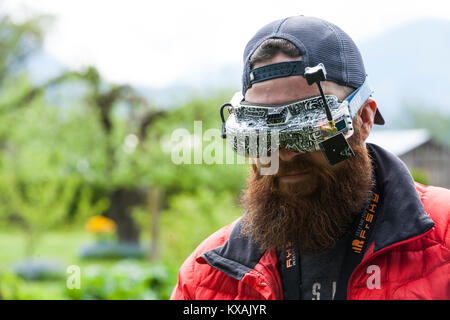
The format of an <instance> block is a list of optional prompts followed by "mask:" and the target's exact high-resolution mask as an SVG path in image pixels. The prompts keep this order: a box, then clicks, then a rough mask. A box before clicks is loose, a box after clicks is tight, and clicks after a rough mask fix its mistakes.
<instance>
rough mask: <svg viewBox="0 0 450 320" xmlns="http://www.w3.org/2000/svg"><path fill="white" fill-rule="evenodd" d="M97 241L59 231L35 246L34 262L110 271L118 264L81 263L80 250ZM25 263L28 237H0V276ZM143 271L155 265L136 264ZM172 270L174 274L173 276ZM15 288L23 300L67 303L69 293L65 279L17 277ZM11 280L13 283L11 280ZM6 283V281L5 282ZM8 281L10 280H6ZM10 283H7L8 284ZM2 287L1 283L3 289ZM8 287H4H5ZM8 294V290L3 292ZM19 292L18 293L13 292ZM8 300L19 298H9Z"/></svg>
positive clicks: (77, 232)
mask: <svg viewBox="0 0 450 320" xmlns="http://www.w3.org/2000/svg"><path fill="white" fill-rule="evenodd" d="M93 241H94V240H93V238H92V236H91V235H90V234H88V233H87V232H86V231H84V230H59V231H52V232H49V233H47V234H45V235H44V236H43V237H42V238H40V240H39V241H38V242H37V243H36V250H35V254H34V255H33V258H44V259H49V260H57V261H59V262H60V263H61V264H63V266H64V270H66V269H67V267H68V266H70V265H77V266H79V267H80V269H81V274H82V275H83V268H85V267H87V266H89V265H93V264H96V265H101V266H102V267H105V268H110V267H112V266H113V265H115V264H116V263H117V262H118V261H117V260H82V259H80V258H79V257H78V252H79V249H80V247H81V246H83V245H85V244H88V243H92V242H93ZM23 259H25V237H24V235H23V233H22V232H20V231H18V230H10V231H6V232H2V233H1V234H0V274H2V273H8V272H11V271H12V268H11V267H12V265H13V264H14V263H17V262H19V261H21V260H23ZM134 261H135V263H136V264H138V265H139V266H141V267H142V268H150V267H151V266H152V263H151V262H149V261H147V260H134ZM168 270H169V273H170V275H169V276H170V277H171V279H172V280H171V281H172V282H173V283H175V282H176V273H175V272H173V271H174V269H173V268H171V267H170V266H169V267H168ZM170 270H172V272H170ZM9 279H10V282H11V283H14V285H13V287H15V288H18V290H20V295H19V296H20V298H21V299H48V300H52V299H66V298H67V296H66V295H65V294H64V292H65V289H66V279H61V280H52V281H25V280H22V279H20V278H18V277H15V278H11V277H10V278H9ZM11 279H12V280H11ZM3 280H4V281H3V282H5V279H3ZM6 280H7V279H6ZM6 282H7V281H6ZM1 285H2V283H0V288H1ZM3 285H5V284H3ZM3 290H4V291H5V289H3ZM14 290H16V289H14ZM9 296H10V297H11V296H12V297H14V296H18V295H17V294H16V295H14V294H11V293H10V294H9ZM3 298H8V293H7V292H6V293H5V292H3Z"/></svg>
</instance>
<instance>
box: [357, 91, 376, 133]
mask: <svg viewBox="0 0 450 320" xmlns="http://www.w3.org/2000/svg"><path fill="white" fill-rule="evenodd" d="M376 111H377V103H376V102H375V100H373V99H372V98H369V99H367V101H366V102H365V103H364V104H363V106H362V107H361V108H360V109H359V110H358V113H357V115H358V116H359V117H360V119H361V121H360V122H359V123H358V122H357V125H360V126H361V127H360V132H361V138H362V139H363V141H366V139H367V137H368V136H369V134H370V131H372V127H373V121H374V119H375V112H376Z"/></svg>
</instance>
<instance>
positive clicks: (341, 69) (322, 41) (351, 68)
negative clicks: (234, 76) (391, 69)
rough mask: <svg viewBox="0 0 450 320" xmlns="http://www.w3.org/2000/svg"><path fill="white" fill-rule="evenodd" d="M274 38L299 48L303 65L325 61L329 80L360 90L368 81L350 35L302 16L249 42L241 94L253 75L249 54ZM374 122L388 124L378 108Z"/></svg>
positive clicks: (271, 27) (269, 27) (272, 25)
mask: <svg viewBox="0 0 450 320" xmlns="http://www.w3.org/2000/svg"><path fill="white" fill-rule="evenodd" d="M271 38H279V39H285V40H288V41H290V42H292V43H293V44H294V45H295V46H296V47H297V48H298V49H299V51H300V54H301V56H302V63H303V66H304V67H315V66H316V65H318V64H319V63H322V64H323V65H324V66H325V68H326V72H327V81H333V82H335V83H337V84H339V85H343V86H347V87H351V88H354V89H357V88H359V87H361V86H362V85H363V83H364V82H365V80H366V77H367V74H366V71H365V68H364V62H363V60H362V57H361V53H360V51H359V49H358V47H357V46H356V44H355V43H354V42H353V40H352V39H351V38H350V36H349V35H347V34H346V33H345V32H344V31H342V29H340V28H339V27H338V26H336V25H334V24H332V23H330V22H328V21H325V20H322V19H319V18H315V17H308V16H303V15H299V16H293V17H288V18H285V19H280V20H276V21H273V22H271V23H269V24H267V25H265V26H264V27H262V28H261V29H260V30H259V31H258V32H257V33H256V34H255V35H254V36H253V38H252V39H251V40H250V41H249V42H248V43H247V46H246V47H245V50H244V72H243V76H242V94H243V95H244V96H245V93H246V92H247V90H248V89H249V88H250V87H251V86H252V80H253V78H254V75H253V74H252V70H251V65H250V57H251V56H252V55H253V53H254V52H255V50H256V49H257V48H258V47H259V46H260V45H261V44H262V43H263V42H264V41H266V40H267V39H271ZM302 72H303V70H302ZM297 74H301V73H297ZM288 75H290V74H285V73H283V72H281V73H280V74H279V75H278V76H280V77H281V76H288ZM274 77H277V75H275V76H273V75H272V77H270V78H274ZM374 122H375V123H376V124H384V123H385V121H384V119H383V116H382V115H381V113H380V112H379V110H378V108H377V111H376V114H375V119H374Z"/></svg>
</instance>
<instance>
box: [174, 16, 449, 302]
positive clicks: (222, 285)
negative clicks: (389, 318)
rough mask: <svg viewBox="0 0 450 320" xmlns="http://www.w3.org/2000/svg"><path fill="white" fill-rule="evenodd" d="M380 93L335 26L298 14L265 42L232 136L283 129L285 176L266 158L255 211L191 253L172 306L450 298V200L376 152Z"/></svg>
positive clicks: (247, 73)
mask: <svg viewBox="0 0 450 320" xmlns="http://www.w3.org/2000/svg"><path fill="white" fill-rule="evenodd" d="M314 68H316V69H314ZM313 69H314V70H315V71H314V70H313ZM311 70H313V71H314V72H312V71H311ZM325 78H326V80H325ZM314 84H317V86H316V85H314ZM371 93H372V91H371V90H370V88H369V87H368V82H367V75H366V73H365V69H364V64H363V61H362V58H361V54H360V52H359V50H358V48H357V46H356V45H355V43H354V42H353V41H352V39H351V38H350V37H349V36H348V35H347V34H346V33H345V32H343V31H342V30H341V29H340V28H339V27H337V26H336V25H334V24H332V23H329V22H327V21H324V20H321V19H318V18H313V17H305V16H296V17H289V18H286V19H282V20H277V21H274V22H272V23H270V24H268V25H266V26H264V27H263V28H262V29H260V30H259V31H258V32H257V33H256V35H255V36H254V37H253V38H252V39H251V40H250V41H249V43H248V44H247V47H246V49H245V52H244V72H243V90H242V99H240V101H239V102H238V103H237V105H229V111H230V115H229V117H228V120H227V124H226V125H225V124H224V133H226V135H227V139H236V138H238V136H239V135H245V134H250V133H251V132H254V131H252V130H254V127H258V126H259V128H260V129H261V128H263V127H264V128H266V127H267V128H269V130H271V129H274V128H281V129H280V130H279V132H284V133H285V135H284V136H283V134H281V135H280V143H279V149H274V150H272V152H271V156H272V160H273V156H276V157H277V158H276V159H277V160H278V170H277V171H276V172H275V173H274V174H269V175H267V174H263V173H262V172H263V169H264V168H266V167H267V166H268V164H267V163H264V162H263V161H260V160H261V159H259V158H256V159H255V162H254V164H252V166H251V170H250V176H249V178H248V181H247V188H246V190H245V191H244V194H243V197H242V205H243V207H244V209H245V213H244V215H243V216H242V217H241V218H239V219H238V220H237V221H235V222H233V223H232V224H230V225H228V226H226V227H224V228H222V229H220V230H219V231H217V232H216V233H214V234H213V235H211V236H210V237H209V238H207V239H206V240H204V241H203V242H202V243H201V244H200V245H199V246H198V248H197V249H196V250H195V251H194V252H193V253H192V254H191V255H190V256H189V257H188V259H187V260H186V261H185V262H184V264H183V266H182V267H181V269H180V272H179V278H178V283H177V286H176V287H175V289H174V291H173V293H172V299H202V300H205V299H308V300H311V299H313V300H319V299H449V298H450V277H449V274H450V263H449V261H450V250H449V248H450V246H449V243H450V233H449V232H447V231H448V229H449V228H448V221H449V213H450V202H449V199H450V191H449V190H446V189H443V188H438V187H431V186H423V185H421V184H418V183H415V182H414V181H413V179H412V177H411V175H410V174H409V171H408V169H407V168H406V167H405V165H404V164H403V163H402V162H401V160H399V159H398V158H397V157H396V156H394V155H393V154H391V153H389V152H387V151H385V150H383V149H382V148H380V147H379V146H376V145H373V144H366V143H365V141H366V139H367V137H368V136H369V134H370V132H371V130H372V127H373V125H374V124H384V119H383V117H382V116H381V114H380V112H379V110H378V108H377V104H376V102H375V100H374V99H373V98H372V97H371ZM255 110H256V111H258V112H259V113H258V112H255ZM325 114H326V118H325ZM261 115H262V116H261ZM230 119H231V120H230ZM274 119H275V120H274ZM280 119H281V120H280ZM318 119H319V120H318ZM320 119H322V120H324V119H325V121H321V120H320ZM233 121H234V122H233ZM255 124H256V125H255ZM234 128H237V129H236V130H234ZM233 130H234V131H233ZM286 132H287V133H288V134H287V133H286ZM233 141H237V140H233ZM236 149H239V148H236ZM244 150H245V148H244ZM241 151H242V148H241ZM247 155H248V154H247Z"/></svg>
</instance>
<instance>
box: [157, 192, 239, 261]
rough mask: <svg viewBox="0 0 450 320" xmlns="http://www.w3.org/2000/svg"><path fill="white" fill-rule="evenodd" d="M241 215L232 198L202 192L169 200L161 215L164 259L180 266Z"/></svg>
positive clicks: (221, 194) (185, 194)
mask: <svg viewBox="0 0 450 320" xmlns="http://www.w3.org/2000/svg"><path fill="white" fill-rule="evenodd" d="M240 214H241V209H240V208H239V207H238V205H237V203H236V200H235V195H234V194H233V193H231V192H222V193H220V194H216V193H214V192H212V191H210V190H207V189H202V190H199V191H197V192H196V193H193V194H191V193H180V194H177V195H173V196H172V197H171V198H170V199H169V208H168V209H167V210H165V211H164V212H163V213H162V218H161V219H162V221H161V223H162V231H161V232H162V240H163V244H164V247H163V252H164V256H163V259H164V260H165V261H172V262H176V263H178V264H181V263H182V262H183V260H184V259H186V257H187V256H188V255H189V254H190V253H191V252H192V250H193V249H195V247H196V246H197V245H199V244H200V242H201V241H202V240H204V239H205V237H207V236H209V235H210V234H212V233H213V232H215V231H216V230H217V229H219V228H221V227H223V226H225V225H227V224H229V223H230V222H232V221H234V220H235V219H236V218H237V217H238V216H240Z"/></svg>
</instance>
